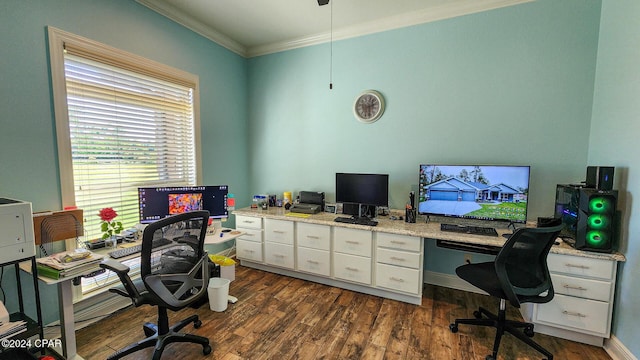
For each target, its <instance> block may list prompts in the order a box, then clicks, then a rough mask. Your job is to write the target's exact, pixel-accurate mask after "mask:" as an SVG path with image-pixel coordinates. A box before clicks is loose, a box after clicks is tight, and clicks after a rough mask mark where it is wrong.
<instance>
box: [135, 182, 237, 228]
mask: <svg viewBox="0 0 640 360" xmlns="http://www.w3.org/2000/svg"><path fill="white" fill-rule="evenodd" d="M228 191H229V187H228V186H226V185H216V186H179V187H144V188H138V204H139V209H140V222H141V223H143V224H147V223H151V222H154V221H157V220H160V219H163V218H165V217H167V216H170V215H174V214H181V213H184V212H188V211H195V210H208V211H209V214H210V217H211V218H213V219H223V218H226V217H228V216H229V211H228V210H227V194H228Z"/></svg>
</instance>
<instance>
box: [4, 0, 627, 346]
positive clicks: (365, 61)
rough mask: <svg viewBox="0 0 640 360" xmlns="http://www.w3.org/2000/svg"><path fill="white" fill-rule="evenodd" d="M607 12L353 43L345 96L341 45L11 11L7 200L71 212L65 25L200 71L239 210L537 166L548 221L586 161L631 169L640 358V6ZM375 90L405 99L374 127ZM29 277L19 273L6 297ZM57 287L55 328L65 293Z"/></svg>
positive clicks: (48, 291)
mask: <svg viewBox="0 0 640 360" xmlns="http://www.w3.org/2000/svg"><path fill="white" fill-rule="evenodd" d="M600 7H601V2H600V1H599V0H566V1H553V0H538V1H535V2H532V3H527V4H523V5H518V6H514V7H509V8H504V9H498V10H493V11H489V12H484V13H479V14H474V15H468V16H463V17H460V18H456V19H450V20H443V21H438V22H434V23H429V24H423V25H419V26H413V27H410V28H404V29H399V30H394V31H388V32H384V33H380V34H373V35H368V36H363V37H359V38H355V39H348V40H342V41H336V42H334V44H333V83H334V89H333V90H329V89H328V84H329V50H330V49H329V45H328V44H323V45H318V46H311V47H307V48H302V49H296V50H291V51H286V52H282V53H277V54H272V55H266V56H261V57H257V58H253V59H249V60H246V59H243V58H241V57H239V56H237V55H235V54H233V53H231V52H229V51H227V50H225V49H224V48H222V47H220V46H218V45H216V44H214V43H212V42H210V41H208V40H206V39H204V38H202V37H200V36H198V35H196V34H194V33H192V32H191V31H189V30H187V29H185V28H183V27H181V26H179V25H177V24H175V23H173V22H171V21H169V20H167V19H166V18H164V17H162V16H160V15H158V14H155V13H154V12H152V11H150V10H148V9H146V8H145V7H143V6H140V5H138V4H137V3H135V2H134V1H133V0H110V1H97V0H58V1H55V2H53V1H46V0H30V1H20V0H5V1H1V2H0V48H2V49H3V50H2V56H0V79H2V81H0V109H1V110H0V130H1V131H0V140H1V141H0V196H6V197H12V198H18V199H23V200H28V201H31V202H32V203H33V206H34V210H35V211H40V210H49V209H54V210H55V209H59V208H60V206H61V204H60V201H61V200H60V190H59V180H58V165H57V156H56V151H57V150H56V140H55V127H54V120H53V115H52V108H51V107H52V104H51V91H50V86H49V73H48V69H47V64H48V60H47V55H46V41H45V38H46V37H45V26H47V25H51V26H55V27H57V28H60V29H62V30H65V31H69V32H72V33H75V34H78V35H81V36H84V37H87V38H90V39H93V40H96V41H100V42H103V43H106V44H108V45H111V46H114V47H118V48H120V49H123V50H126V51H130V52H133V53H135V54H138V55H141V56H145V57H148V58H151V59H153V60H156V61H159V62H162V63H165V64H168V65H171V66H174V67H177V68H180V69H183V70H186V71H189V72H192V73H194V74H197V75H198V76H200V86H201V118H202V139H203V171H204V182H205V183H210V184H218V183H228V184H229V185H230V186H231V191H232V192H234V193H235V194H236V196H237V199H238V206H239V207H241V206H246V205H247V204H248V203H249V201H250V197H251V194H254V193H278V194H279V193H281V192H282V191H285V190H291V191H294V192H297V191H300V190H321V191H325V192H327V195H328V198H329V199H330V200H331V199H332V198H333V196H334V173H335V172H338V171H346V172H384V173H389V174H390V181H391V195H390V200H391V204H392V206H393V207H396V208H397V207H402V206H403V205H404V202H405V201H406V197H407V196H406V194H407V192H408V191H409V190H411V189H415V187H416V185H417V184H416V183H417V177H418V165H419V164H420V163H426V162H435V163H482V164H528V165H531V166H532V173H531V203H530V216H529V217H530V218H531V219H533V218H535V217H536V216H540V215H548V214H550V213H551V211H552V209H551V208H552V202H553V197H554V187H555V184H556V183H564V182H577V181H581V180H583V179H584V168H585V166H586V165H587V164H605V165H615V166H616V186H617V187H618V188H619V189H620V190H621V199H620V200H621V201H620V207H621V209H622V211H623V219H624V222H625V224H624V227H623V228H625V229H626V230H625V231H624V234H623V239H622V242H623V243H622V249H623V252H624V253H625V255H626V256H627V259H628V260H627V262H626V263H624V264H623V265H622V266H621V268H620V273H619V285H620V286H619V287H618V293H617V299H616V308H615V313H614V327H613V334H614V335H615V336H616V337H617V338H619V339H620V340H621V341H622V342H623V344H624V345H625V346H626V347H627V348H629V349H630V350H631V351H632V352H633V353H635V354H640V347H639V345H638V344H636V343H637V342H636V341H635V339H636V336H635V333H636V331H635V329H636V328H637V326H635V323H634V320H633V319H634V318H637V315H638V313H639V312H640V310H639V309H640V303H639V302H638V300H636V299H637V298H639V297H638V291H637V290H636V289H637V286H635V285H636V284H635V282H634V281H633V276H634V275H635V274H637V273H638V266H639V265H638V257H637V254H636V253H637V252H638V251H637V245H634V240H632V239H631V238H632V237H633V234H635V233H637V232H638V230H639V229H638V226H639V225H638V223H637V221H635V222H634V221H633V220H632V214H634V213H635V211H638V204H637V203H636V202H634V201H633V196H632V193H633V191H634V190H637V189H638V188H639V187H640V180H638V176H637V174H636V173H635V172H634V170H633V169H634V168H637V167H638V165H640V164H638V160H634V159H633V158H632V156H631V155H629V154H635V152H637V151H635V150H636V149H635V148H634V140H635V139H634V135H635V134H636V133H637V132H638V127H639V126H640V125H638V121H637V118H638V115H639V113H640V108H639V105H637V104H638V101H636V99H635V98H637V94H638V93H639V89H638V86H639V85H638V84H640V79H639V77H640V73H639V72H638V70H637V65H636V64H637V63H638V62H640V53H639V51H640V50H639V49H638V47H637V44H638V43H639V41H638V40H640V39H639V38H638V36H639V34H640V31H639V30H640V24H639V20H638V19H640V16H639V15H640V6H639V5H638V4H637V2H636V1H635V0H604V1H603V2H602V14H601V9H600ZM601 17H602V19H601ZM601 21H602V24H600V22H601ZM600 27H601V29H600ZM594 83H595V86H594ZM365 89H377V90H379V91H381V92H382V93H383V94H384V95H385V97H386V100H387V105H388V106H387V111H386V113H385V115H384V116H383V117H382V119H381V120H379V121H378V122H376V123H374V124H370V125H364V124H360V123H358V122H356V121H355V119H354V118H353V115H352V112H351V106H352V103H353V100H354V98H355V96H356V95H357V94H358V93H360V92H361V91H362V90H365ZM592 111H593V114H592ZM603 139H606V140H607V141H606V142H605V141H603ZM634 165H635V166H634ZM438 251H441V253H438ZM427 252H428V254H427V257H430V258H431V259H437V260H438V261H436V262H433V263H434V265H433V267H432V268H430V269H429V270H433V271H443V272H448V273H450V272H451V271H452V270H451V269H453V268H454V265H456V264H458V263H460V262H461V259H458V257H457V255H456V254H452V253H448V252H447V251H446V250H441V249H437V248H435V247H428V248H427ZM13 275H14V274H13V273H12V271H11V270H9V271H6V272H5V278H4V279H3V280H4V281H3V282H2V284H3V289H4V290H5V293H7V294H12V293H14V289H13V288H12V286H13V287H15V284H14V282H13V280H12V279H11V277H12V276H13ZM23 281H25V282H26V279H23ZM41 290H42V293H43V294H42V298H43V299H42V300H43V303H44V304H45V309H44V312H45V321H46V322H48V321H51V320H52V319H55V318H57V295H56V293H55V288H53V287H44V289H41ZM8 305H9V307H10V309H11V308H14V309H15V303H11V301H9V304H8Z"/></svg>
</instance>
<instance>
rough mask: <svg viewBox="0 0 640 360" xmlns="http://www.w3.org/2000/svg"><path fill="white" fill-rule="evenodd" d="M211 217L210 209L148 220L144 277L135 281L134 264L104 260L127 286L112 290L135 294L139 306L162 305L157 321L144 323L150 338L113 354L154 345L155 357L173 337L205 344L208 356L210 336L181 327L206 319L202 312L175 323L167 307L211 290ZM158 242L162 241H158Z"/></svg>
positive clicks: (142, 265)
mask: <svg viewBox="0 0 640 360" xmlns="http://www.w3.org/2000/svg"><path fill="white" fill-rule="evenodd" d="M208 219H209V212H208V211H193V212H188V213H183V214H178V215H173V216H171V217H168V218H165V219H162V220H159V221H156V222H154V223H151V224H149V225H148V226H147V227H146V228H145V229H144V232H143V235H142V252H141V256H140V279H138V280H136V281H132V280H131V278H130V277H129V275H128V272H129V268H128V267H127V266H125V265H122V264H121V263H120V262H118V261H115V260H107V261H105V262H103V263H101V264H100V266H101V267H102V268H105V269H108V270H111V271H113V272H115V273H116V274H117V275H118V277H119V278H120V280H121V281H122V284H123V285H124V289H122V287H120V288H113V289H110V291H112V292H114V293H116V294H119V295H122V296H125V297H129V298H131V300H132V301H133V304H134V305H135V306H136V307H138V306H141V305H144V304H148V305H153V306H157V307H158V324H157V325H156V324H152V323H146V324H144V325H143V330H144V333H145V335H146V336H147V338H146V339H144V340H141V341H138V342H137V343H134V344H131V345H129V346H127V347H126V348H124V349H121V350H118V351H117V352H115V353H114V354H112V355H111V356H109V357H108V359H119V358H121V357H123V356H125V355H128V354H131V353H133V352H135V351H138V350H140V349H144V348H147V347H152V346H155V350H154V353H153V359H154V360H158V359H160V356H161V355H162V351H163V350H164V347H165V346H166V345H167V344H170V343H173V342H192V343H197V344H201V345H202V353H203V354H204V355H207V354H209V353H211V346H210V345H209V339H207V338H206V337H202V336H196V335H191V334H183V333H179V332H178V331H180V330H181V329H182V328H184V327H185V326H187V325H188V324H190V323H193V326H194V327H195V328H196V329H197V328H199V327H200V326H201V325H202V322H201V321H200V320H199V319H198V316H197V315H192V316H190V317H188V318H186V319H184V320H182V321H181V322H179V323H177V324H175V325H173V326H171V327H169V318H168V316H167V309H170V310H172V311H178V310H180V309H182V308H184V307H187V306H189V305H191V304H192V303H194V302H196V301H198V300H199V299H200V298H201V297H202V296H203V295H204V293H206V291H207V286H208V282H209V277H210V273H209V259H208V255H207V253H206V252H205V251H204V238H205V235H206V231H207V223H208ZM167 239H168V240H170V241H167ZM154 243H155V244H156V245H158V244H159V245H160V246H159V247H158V246H154Z"/></svg>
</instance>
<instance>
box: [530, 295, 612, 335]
mask: <svg viewBox="0 0 640 360" xmlns="http://www.w3.org/2000/svg"><path fill="white" fill-rule="evenodd" d="M608 316H609V303H607V302H603V301H595V300H588V299H581V298H576V297H573V296H566V295H558V294H557V295H556V296H554V297H553V300H551V302H549V303H546V304H538V306H537V313H536V321H541V322H546V323H550V324H554V325H557V326H558V327H560V328H563V329H567V328H575V329H577V331H581V332H585V331H589V332H595V333H598V334H600V335H603V336H604V337H607V336H608V329H607V326H608V324H609V321H608Z"/></svg>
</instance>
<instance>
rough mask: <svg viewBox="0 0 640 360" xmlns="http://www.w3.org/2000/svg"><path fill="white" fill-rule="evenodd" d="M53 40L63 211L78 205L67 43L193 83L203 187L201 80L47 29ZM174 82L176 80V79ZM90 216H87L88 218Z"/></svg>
mask: <svg viewBox="0 0 640 360" xmlns="http://www.w3.org/2000/svg"><path fill="white" fill-rule="evenodd" d="M47 35H48V38H49V39H48V40H49V64H50V70H51V86H52V92H53V106H54V117H55V128H56V140H57V148H58V169H59V176H60V193H61V197H62V208H67V207H73V206H75V205H76V201H75V190H74V180H73V159H72V154H71V138H70V134H69V111H68V107H67V90H66V80H65V70H64V51H65V50H64V49H65V44H68V45H70V46H73V47H75V48H78V49H82V50H83V51H84V52H86V53H88V54H91V55H92V56H96V57H97V58H103V59H108V60H109V61H113V62H117V63H120V64H122V65H123V66H125V67H126V68H128V69H131V70H134V71H135V70H138V71H139V72H141V73H143V74H145V75H150V76H157V77H160V78H163V79H165V80H169V81H173V80H175V82H178V83H181V84H189V86H192V87H193V111H194V114H193V121H194V124H193V127H194V141H195V152H196V153H195V161H196V184H202V156H201V154H202V147H201V135H200V86H199V78H198V76H197V75H193V74H191V73H188V72H186V71H183V70H180V69H176V68H174V67H171V66H168V65H165V64H162V63H159V62H156V61H153V60H150V59H147V58H145V57H142V56H139V55H136V54H132V53H129V52H126V51H123V50H120V49H117V48H114V47H111V46H108V45H105V44H102V43H99V42H97V41H94V40H91V39H87V38H84V37H81V36H78V35H75V34H72V33H69V32H66V31H63V30H60V29H57V28H55V27H52V26H47ZM172 79H173V80H172ZM85 216H86V215H85Z"/></svg>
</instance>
